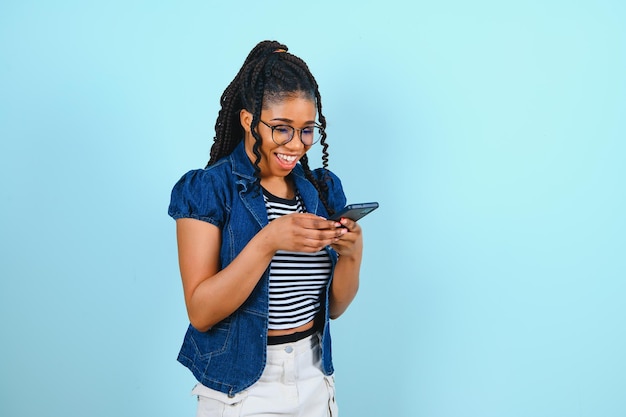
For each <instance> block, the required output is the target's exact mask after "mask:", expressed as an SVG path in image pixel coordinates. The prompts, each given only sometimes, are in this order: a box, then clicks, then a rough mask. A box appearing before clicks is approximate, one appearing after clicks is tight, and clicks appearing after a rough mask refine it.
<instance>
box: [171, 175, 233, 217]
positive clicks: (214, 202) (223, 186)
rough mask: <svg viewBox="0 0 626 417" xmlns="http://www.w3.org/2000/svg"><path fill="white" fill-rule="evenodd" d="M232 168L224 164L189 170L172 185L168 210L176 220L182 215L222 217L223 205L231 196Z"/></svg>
mask: <svg viewBox="0 0 626 417" xmlns="http://www.w3.org/2000/svg"><path fill="white" fill-rule="evenodd" d="M231 178H232V174H231V173H230V170H228V169H227V168H226V169H225V167H224V164H223V163H216V164H215V165H211V166H210V167H207V168H202V169H192V170H190V171H187V172H186V173H185V174H183V176H182V177H181V178H180V179H179V180H178V181H177V182H176V184H174V187H173V188H172V193H171V198H170V206H169V210H168V213H169V215H170V216H171V217H173V218H174V219H178V218H182V217H191V218H197V219H200V220H207V219H212V220H209V221H211V223H216V224H217V223H219V222H217V221H215V219H216V217H221V215H222V214H223V213H222V212H223V211H224V207H223V204H224V203H226V200H228V198H229V196H230V195H231V191H230V188H231V184H230V183H231Z"/></svg>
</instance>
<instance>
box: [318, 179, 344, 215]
mask: <svg viewBox="0 0 626 417" xmlns="http://www.w3.org/2000/svg"><path fill="white" fill-rule="evenodd" d="M313 175H314V176H315V177H316V178H318V179H324V180H325V182H326V185H327V186H328V204H329V205H330V206H331V207H332V208H333V210H335V211H339V210H341V209H342V208H344V207H345V206H346V195H345V193H344V192H343V186H342V184H341V180H340V179H339V177H338V176H337V175H335V174H334V173H333V172H332V171H329V170H324V169H322V168H317V169H315V170H314V171H313Z"/></svg>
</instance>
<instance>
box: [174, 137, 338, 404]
mask: <svg viewBox="0 0 626 417" xmlns="http://www.w3.org/2000/svg"><path fill="white" fill-rule="evenodd" d="M326 173H327V175H328V176H327V178H328V180H327V183H328V188H329V193H328V203H329V205H330V207H332V208H333V209H334V210H335V211H338V210H339V209H341V208H342V207H344V206H345V204H346V198H345V195H344V193H343V188H342V186H341V181H340V180H339V178H338V177H337V176H336V175H334V174H333V173H331V172H330V171H326ZM291 175H292V178H293V180H294V183H295V186H296V188H297V190H298V193H299V194H300V196H301V197H302V200H303V201H304V205H305V207H306V211H307V212H309V213H315V214H317V215H319V216H322V217H325V218H327V217H328V213H327V211H326V209H325V207H324V205H323V204H322V202H321V200H320V199H319V196H318V193H317V190H316V189H315V187H314V186H313V184H311V182H310V181H309V180H307V179H306V178H305V176H304V170H303V168H302V166H301V165H300V164H298V165H296V167H295V168H294V169H293V171H292V173H291ZM313 175H315V176H316V177H317V178H321V176H322V175H323V172H322V170H321V169H317V170H315V171H313ZM255 182H256V177H255V176H254V166H253V165H252V162H251V161H250V159H249V158H248V155H247V154H246V151H245V147H244V144H243V141H241V143H240V144H239V145H238V146H237V147H236V148H235V150H234V151H233V152H232V153H231V154H230V155H228V156H226V157H224V158H222V159H220V160H219V161H217V162H216V163H215V164H213V165H211V166H210V167H208V168H206V169H198V170H192V171H189V172H188V173H186V174H185V175H184V176H183V177H182V178H181V179H180V180H179V181H178V182H177V183H176V185H175V186H174V189H173V190H172V196H171V202H170V206H169V211H168V213H169V215H170V216H171V217H172V218H174V219H180V218H193V219H198V220H202V221H206V222H209V223H211V224H214V225H215V226H217V227H219V228H220V229H221V231H222V246H221V249H220V263H221V266H222V268H224V267H226V266H227V265H228V264H230V263H231V262H232V261H233V259H235V257H236V256H237V255H238V254H239V253H240V252H241V251H242V249H243V248H244V247H245V246H246V245H247V243H248V242H249V241H250V239H252V237H254V235H256V234H257V233H258V232H259V231H260V230H261V228H263V227H265V226H266V225H267V224H268V218H267V210H266V208H265V203H264V201H263V196H262V193H261V191H260V189H259V187H258V185H256V184H255ZM326 250H327V251H328V253H329V255H330V258H331V261H332V272H331V279H330V280H329V282H328V285H327V287H326V291H325V292H324V295H323V297H324V300H323V301H324V302H323V308H324V317H325V320H324V328H323V331H322V342H321V347H322V371H323V372H324V374H326V375H331V374H332V373H333V372H334V369H333V364H332V355H331V337H330V332H329V313H328V294H329V291H330V284H331V282H332V274H333V273H334V268H335V264H336V262H337V253H336V252H335V251H334V250H333V249H331V248H330V247H326ZM268 315H269V266H268V268H267V269H266V270H265V272H264V273H263V276H262V277H261V279H260V280H259V282H258V283H257V285H256V287H255V288H254V290H253V291H252V293H251V294H250V296H249V297H248V299H247V300H246V301H245V302H244V303H243V305H241V307H239V309H237V311H235V312H234V313H233V314H231V315H230V316H229V317H227V318H225V319H224V320H222V321H221V322H219V323H217V324H216V325H214V326H213V327H212V328H211V329H209V330H208V331H206V332H200V331H198V330H196V329H195V328H194V327H193V326H191V325H189V327H188V329H187V333H186V335H185V338H184V342H183V345H182V348H181V350H180V353H179V355H178V361H179V362H181V363H182V364H183V365H185V366H186V367H187V368H189V369H190V370H191V372H192V373H193V375H194V376H195V377H196V379H197V380H198V381H199V382H201V383H202V384H203V385H205V386H207V387H209V388H212V389H215V390H218V391H221V392H224V393H227V394H229V395H231V396H234V395H235V394H236V393H238V392H241V391H243V390H245V389H246V388H248V387H249V386H251V385H252V384H254V383H255V382H256V381H257V380H258V379H259V378H260V377H261V374H262V373H263V369H264V368H265V362H266V347H267V328H268Z"/></svg>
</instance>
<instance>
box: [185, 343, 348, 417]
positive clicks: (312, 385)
mask: <svg viewBox="0 0 626 417" xmlns="http://www.w3.org/2000/svg"><path fill="white" fill-rule="evenodd" d="M320 365H321V352H320V336H319V335H318V334H317V333H316V334H313V335H312V336H309V337H307V338H305V339H302V340H299V341H297V342H293V343H285V344H281V345H273V346H268V347H267V364H266V366H265V370H264V371H263V375H261V379H259V380H258V381H257V382H256V383H254V384H253V385H252V386H251V387H250V388H248V389H246V390H244V391H242V392H240V393H238V394H237V395H235V396H234V397H233V398H230V397H228V395H227V394H224V393H222V392H219V391H215V390H212V389H210V388H207V387H205V386H204V385H202V384H198V385H196V386H195V388H194V389H193V390H192V394H193V395H196V396H197V397H198V413H197V417H251V416H254V417H270V416H283V417H286V416H294V417H295V416H298V417H337V415H338V414H337V404H336V402H335V381H334V379H333V377H332V376H325V375H324V374H323V372H322V371H321V369H320Z"/></svg>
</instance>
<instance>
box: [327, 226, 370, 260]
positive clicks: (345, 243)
mask: <svg viewBox="0 0 626 417" xmlns="http://www.w3.org/2000/svg"><path fill="white" fill-rule="evenodd" d="M338 223H340V224H341V225H343V226H344V227H345V228H346V229H347V233H344V234H343V235H341V236H340V237H338V238H337V239H336V240H335V242H334V243H332V244H331V245H330V246H331V247H332V248H333V249H335V250H336V251H337V253H339V255H341V256H343V257H359V258H360V257H361V253H362V252H363V236H362V234H361V226H359V224H358V223H357V222H355V221H354V220H350V219H348V218H345V217H344V218H341V220H340V221H339V222H338Z"/></svg>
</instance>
